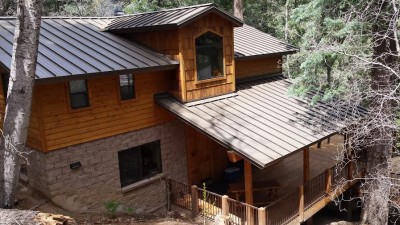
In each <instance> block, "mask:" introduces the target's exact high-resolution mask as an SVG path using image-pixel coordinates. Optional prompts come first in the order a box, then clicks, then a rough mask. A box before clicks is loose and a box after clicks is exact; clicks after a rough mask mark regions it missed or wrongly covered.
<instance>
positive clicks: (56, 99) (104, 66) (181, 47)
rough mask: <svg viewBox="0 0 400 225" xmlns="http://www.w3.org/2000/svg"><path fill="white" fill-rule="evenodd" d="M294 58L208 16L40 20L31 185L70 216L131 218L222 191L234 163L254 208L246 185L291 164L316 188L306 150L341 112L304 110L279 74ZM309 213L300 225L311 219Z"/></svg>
mask: <svg viewBox="0 0 400 225" xmlns="http://www.w3.org/2000/svg"><path fill="white" fill-rule="evenodd" d="M14 28H15V18H0V73H1V77H2V88H3V90H2V91H1V92H0V93H1V94H0V96H1V97H0V98H1V102H2V104H1V107H2V108H1V111H2V112H3V111H4V104H5V98H4V93H6V88H7V80H8V73H9V68H10V62H11V52H12V41H13V32H14ZM296 51H297V49H296V48H295V47H293V46H291V45H289V44H287V43H284V42H282V41H279V40H278V39H276V38H274V37H272V36H270V35H268V34H265V33H263V32H261V31H259V30H257V29H255V28H253V27H251V26H248V25H245V24H243V22H242V21H241V20H239V19H237V18H235V17H233V16H231V15H230V14H228V13H226V12H225V11H223V10H221V9H218V8H217V7H216V6H215V5H213V4H205V5H196V6H190V7H183V8H176V9H170V10H163V11H157V12H150V13H141V14H134V15H126V16H117V17H109V18H53V17H48V18H46V17H45V18H43V19H42V27H41V30H40V45H39V56H38V64H37V70H36V83H35V91H34V97H33V104H32V114H31V119H30V126H29V134H28V141H27V147H26V148H27V150H28V151H31V153H30V154H29V159H28V161H29V164H28V166H27V173H28V177H29V185H30V186H32V187H33V188H35V189H37V190H38V191H40V192H42V193H43V194H44V195H46V196H47V197H49V198H50V199H51V200H52V201H53V202H54V203H55V204H58V205H60V206H62V207H64V208H66V209H70V210H75V211H92V210H100V209H103V204H104V202H106V201H109V200H117V201H118V202H119V203H120V205H121V207H122V208H128V207H129V208H133V209H135V211H136V212H137V213H145V212H154V211H158V210H161V209H165V208H166V207H167V200H166V199H167V198H166V196H167V193H168V191H171V190H170V188H171V183H169V182H165V181H166V179H167V178H168V180H172V181H173V182H175V181H176V182H178V183H180V184H187V185H193V184H200V183H203V182H204V181H206V180H208V181H210V180H214V181H215V180H221V179H223V177H224V176H225V175H226V174H225V173H226V168H227V167H228V166H229V164H231V163H232V162H233V161H240V162H242V163H244V180H245V184H244V185H245V186H244V190H243V192H245V201H246V202H247V203H248V204H250V205H252V204H253V203H255V202H256V201H255V200H253V191H252V189H254V188H257V186H258V185H257V184H254V188H253V187H252V185H253V181H252V175H254V171H255V170H258V171H261V172H262V171H265V169H267V168H270V167H271V166H276V165H283V163H282V162H284V161H285V159H286V158H288V157H291V156H295V155H296V157H297V155H298V154H299V153H300V156H302V155H303V156H304V159H303V157H302V158H301V162H304V166H303V165H301V168H302V169H303V170H302V171H297V172H298V175H297V176H298V177H300V178H301V180H303V178H304V184H306V183H307V182H308V181H310V180H312V178H313V175H312V174H310V172H309V171H310V168H309V167H310V165H309V154H310V153H309V147H310V146H313V145H314V144H316V143H320V142H321V141H322V140H325V139H327V138H329V137H331V136H332V135H334V134H335V133H336V132H335V130H336V128H337V126H338V123H337V121H340V120H341V119H343V118H342V117H346V116H343V115H345V114H346V113H347V112H346V111H343V112H340V113H339V116H338V115H337V114H335V113H333V112H332V110H331V109H332V108H331V107H330V106H329V105H327V104H324V103H322V102H321V103H318V104H317V105H316V106H315V107H311V106H310V105H309V104H308V103H307V101H306V100H301V99H297V98H290V97H288V96H287V90H288V87H289V85H290V82H289V81H288V80H287V79H286V78H285V77H283V76H282V75H281V73H282V68H281V62H282V59H283V57H284V56H285V55H287V54H291V53H294V52H296ZM359 111H360V115H362V114H363V113H365V112H364V111H363V109H361V108H360V109H359ZM322 125H325V126H322ZM326 127H328V128H331V129H325V128H326ZM303 152H304V154H303ZM228 156H230V159H231V162H230V160H228ZM241 159H243V160H241ZM325 169H327V168H323V169H321V170H319V169H318V170H315V171H314V172H316V173H317V174H324V175H325V173H326V170H325ZM252 170H253V172H252ZM352 172H353V171H352V170H350V169H349V174H350V173H352ZM321 177H322V178H323V179H325V176H319V179H322V178H321ZM319 181H321V180H319ZM325 182H326V184H328V183H329V182H328V180H327V179H325V180H324V181H323V182H322V183H324V185H325ZM277 183H279V182H277ZM320 183H321V182H320ZM174 184H176V183H174ZM264 184H265V185H267V184H266V183H265V182H264ZM329 184H330V183H329ZM324 185H323V187H322V188H323V190H324V191H325V188H326V186H324ZM277 186H281V185H277ZM182 187H184V188H186V189H187V187H189V189H190V186H182ZM318 187H319V188H321V185H320V186H318ZM186 189H185V190H186ZM189 189H187V191H190V190H189ZM239 189H240V188H239ZM182 190H183V189H182ZM261 190H263V188H261ZM305 190H306V191H307V190H308V189H307V187H306V188H305ZM318 190H319V189H318ZM326 190H327V189H326ZM187 191H186V192H187ZM186 192H180V193H181V194H185V193H186ZM295 193H296V199H297V193H298V191H297V190H296V192H295ZM323 193H325V192H323ZM186 194H187V193H186ZM278 194H279V192H278ZM314 194H315V193H311V194H310V195H311V196H312V197H316V199H318V200H321V199H322V198H319V197H320V196H316V195H315V196H314ZM318 194H320V192H318ZM279 195H280V194H279ZM310 195H307V196H310ZM192 196H193V195H192ZM175 197H176V196H175ZM181 197H182V196H181ZM275 197H276V196H275ZM278 197H280V196H278ZM238 198H241V196H239V195H238ZM175 200H177V199H175ZM241 200H242V199H241ZM275 200H276V199H275ZM308 200H309V199H306V201H308ZM323 200H324V204H325V203H326V202H327V200H326V198H323ZM203 201H204V199H203ZM296 201H297V200H296ZM192 202H194V201H192ZM269 203H271V202H269ZM269 203H268V204H269ZM266 205H267V203H265V204H264V205H263V206H266ZM303 206H304V202H303ZM196 207H197V206H196ZM246 207H247V206H246ZM189 208H190V207H189ZM191 209H192V210H193V209H194V208H193V207H192V208H191ZM298 210H299V209H298V208H297V212H298ZM292 211H293V210H292ZM314 211H315V210H314ZM203 212H204V210H203ZM304 213H306V215H308V214H307V212H306V211H303V217H299V214H296V216H297V217H296V218H299V221H304V220H305V219H306V218H309V217H310V215H311V214H310V215H309V216H308V217H307V216H304ZM260 215H261V214H260ZM300 215H301V213H300ZM271 218H272V217H271ZM293 218H294V217H293ZM292 220H293V219H292Z"/></svg>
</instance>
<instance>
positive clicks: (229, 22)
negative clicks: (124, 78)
mask: <svg viewBox="0 0 400 225" xmlns="http://www.w3.org/2000/svg"><path fill="white" fill-rule="evenodd" d="M242 25H243V23H242V21H240V20H239V19H237V18H236V17H233V16H231V15H230V14H228V13H226V12H225V11H223V10H221V9H218V8H217V7H216V6H215V5H214V4H205V5H196V6H191V7H183V8H177V9H170V10H164V11H157V12H151V13H142V14H135V15H127V16H122V17H117V18H115V19H114V20H112V21H111V22H110V23H109V24H108V25H107V26H106V27H105V28H104V29H103V30H104V31H108V32H112V33H116V34H118V35H121V36H124V37H126V38H129V39H131V40H134V41H136V42H140V43H142V44H144V45H146V46H148V47H151V48H153V49H156V50H157V51H159V52H160V53H163V54H166V55H170V56H171V57H173V58H175V59H177V60H178V61H179V63H180V67H179V70H177V71H176V76H175V79H174V85H173V89H172V90H171V94H173V95H174V96H175V97H176V98H177V99H179V100H180V101H182V102H191V101H195V100H199V99H204V98H208V97H214V96H218V95H223V94H228V93H232V92H234V91H235V65H234V64H235V63H234V40H233V33H234V31H233V30H234V27H239V26H242Z"/></svg>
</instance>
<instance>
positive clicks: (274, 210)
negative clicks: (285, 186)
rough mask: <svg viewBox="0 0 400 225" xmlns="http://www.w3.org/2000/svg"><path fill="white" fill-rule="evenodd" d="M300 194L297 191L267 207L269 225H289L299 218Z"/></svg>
mask: <svg viewBox="0 0 400 225" xmlns="http://www.w3.org/2000/svg"><path fill="white" fill-rule="evenodd" d="M297 202H299V194H298V192H297V190H295V191H292V192H290V193H289V194H287V195H285V196H283V197H281V198H279V199H278V200H276V201H275V202H273V203H271V204H270V205H268V206H267V207H266V209H265V210H266V220H267V224H268V225H281V224H287V223H290V222H291V221H293V220H295V219H296V218H297V217H298V216H299V207H300V205H299V204H296V203H297Z"/></svg>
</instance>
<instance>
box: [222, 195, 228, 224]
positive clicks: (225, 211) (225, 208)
mask: <svg viewBox="0 0 400 225" xmlns="http://www.w3.org/2000/svg"><path fill="white" fill-rule="evenodd" d="M221 201H222V202H221V211H222V216H224V218H225V219H227V218H229V203H228V196H226V195H223V196H222V199H221Z"/></svg>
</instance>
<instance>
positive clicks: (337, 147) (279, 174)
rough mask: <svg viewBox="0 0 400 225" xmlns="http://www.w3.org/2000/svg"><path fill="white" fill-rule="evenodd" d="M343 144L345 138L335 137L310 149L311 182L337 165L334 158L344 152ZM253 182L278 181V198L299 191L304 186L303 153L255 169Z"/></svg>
mask: <svg viewBox="0 0 400 225" xmlns="http://www.w3.org/2000/svg"><path fill="white" fill-rule="evenodd" d="M342 143H343V137H342V136H340V135H335V136H333V137H331V139H330V143H327V140H324V141H323V142H322V144H321V147H320V148H317V145H313V146H311V147H310V180H311V179H313V178H314V177H316V176H318V175H319V174H321V173H322V172H324V171H325V170H326V169H328V168H332V167H333V166H334V165H335V160H334V158H335V157H336V156H337V155H338V152H340V151H341V150H342V148H343V145H342ZM253 180H254V181H266V180H276V181H278V182H279V183H280V184H281V185H282V188H281V189H280V190H278V198H279V196H284V195H285V194H287V193H289V192H291V191H293V190H297V189H298V187H299V186H300V185H302V184H303V152H302V151H300V152H297V153H295V154H293V155H291V156H288V157H286V158H284V159H282V160H280V161H277V162H275V163H274V164H273V165H271V166H269V167H267V168H265V169H263V170H258V169H254V170H253ZM257 194H260V193H257V192H255V193H254V195H255V198H257V197H258V196H257Z"/></svg>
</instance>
